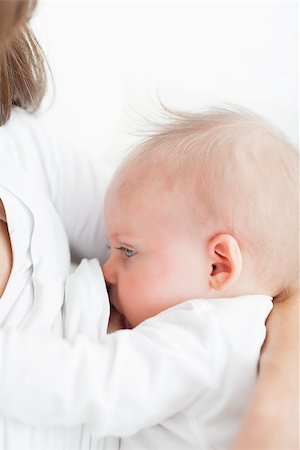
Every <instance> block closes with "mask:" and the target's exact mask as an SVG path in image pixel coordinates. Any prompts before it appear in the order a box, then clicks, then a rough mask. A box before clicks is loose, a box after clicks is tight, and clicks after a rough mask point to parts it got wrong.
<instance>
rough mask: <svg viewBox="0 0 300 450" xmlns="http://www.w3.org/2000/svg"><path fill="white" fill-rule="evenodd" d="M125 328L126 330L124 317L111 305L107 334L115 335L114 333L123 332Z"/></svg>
mask: <svg viewBox="0 0 300 450" xmlns="http://www.w3.org/2000/svg"><path fill="white" fill-rule="evenodd" d="M123 328H126V326H125V323H124V320H123V317H122V316H121V315H120V314H119V313H118V311H117V310H116V308H115V307H114V306H113V305H112V304H111V305H110V316H109V322H108V328H107V332H108V333H113V332H114V331H118V330H122V329H123Z"/></svg>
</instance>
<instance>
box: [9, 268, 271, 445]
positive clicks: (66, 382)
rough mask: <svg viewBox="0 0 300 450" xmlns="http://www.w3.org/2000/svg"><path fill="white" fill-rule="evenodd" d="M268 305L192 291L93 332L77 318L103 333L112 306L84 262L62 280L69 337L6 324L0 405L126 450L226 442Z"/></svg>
mask: <svg viewBox="0 0 300 450" xmlns="http://www.w3.org/2000/svg"><path fill="white" fill-rule="evenodd" d="M97 305H99V306H97ZM271 308H272V299H271V298H270V297H268V296H264V295H249V296H242V297H236V298H222V299H210V300H204V299H191V300H188V301H186V302H184V303H181V304H179V305H176V306H174V307H172V308H170V309H168V310H166V311H163V312H162V313H160V314H158V315H157V316H155V317H153V318H150V319H148V320H146V321H144V322H143V323H141V324H140V325H138V326H137V327H136V328H134V329H133V330H120V331H117V332H115V333H113V334H111V335H105V333H103V332H102V333H100V334H98V335H97V332H95V334H94V335H93V336H90V337H89V338H88V337H86V335H84V334H79V335H78V325H76V323H77V324H79V323H83V324H84V323H85V320H86V321H87V322H86V323H87V328H90V329H91V330H93V329H94V330H96V329H97V324H100V326H101V328H102V331H103V329H104V328H105V326H106V323H107V320H108V314H109V309H108V298H107V294H106V290H105V284H104V282H103V278H102V274H101V271H100V268H99V265H98V263H97V262H96V261H95V260H94V261H89V262H88V261H86V260H85V261H83V262H82V263H81V264H80V266H79V267H78V269H77V270H75V272H74V273H73V274H72V275H71V276H70V277H69V278H68V281H67V284H66V293H65V312H64V318H65V324H66V327H67V329H69V338H70V342H67V341H65V340H63V339H60V338H55V339H54V338H51V337H50V336H47V335H41V336H40V337H39V338H38V339H37V337H36V335H34V334H29V333H27V334H24V333H22V331H20V332H16V331H12V332H11V333H7V334H6V335H3V334H1V332H0V354H1V353H2V352H3V351H4V350H5V352H6V354H7V358H6V359H5V361H4V367H3V369H1V371H0V386H1V385H2V386H5V390H4V391H3V390H2V391H1V390H0V392H1V394H0V412H1V413H3V414H5V415H6V416H8V417H12V418H15V419H16V420H20V421H26V422H28V423H30V424H32V425H35V426H38V427H41V428H42V427H46V426H53V427H55V426H58V425H64V426H65V427H76V426H78V425H80V424H81V423H84V424H85V426H86V430H87V429H88V430H90V432H91V434H92V435H93V436H95V437H99V438H101V437H104V436H116V437H118V436H119V437H120V439H119V442H117V441H116V448H121V449H122V450H124V449H126V450H134V449H136V450H146V449H147V450H148V449H149V450H150V449H151V450H154V449H159V450H160V449H170V450H171V449H180V450H183V449H193V450H196V449H197V450H208V449H228V448H229V446H230V444H231V442H232V439H233V438H234V436H235V435H236V433H237V430H238V427H239V424H240V420H241V417H242V414H243V411H244V410H245V408H246V405H247V404H248V402H249V398H250V395H251V393H252V390H253V388H254V385H255V382H256V374H257V364H258V360H259V355H260V349H261V346H262V344H263V341H264V338H265V320H266V318H267V316H268V314H269V312H270V310H271ZM103 315H104V317H103ZM85 317H86V318H85ZM74 318H75V319H74ZM76 318H77V319H76ZM72 327H74V332H73V331H72ZM98 333H99V331H98ZM97 339H99V342H97ZM16 347H17V348H19V349H20V351H21V357H20V355H18V356H16V355H15V353H14V352H13V351H12V350H13V349H14V348H16ZM19 373H21V374H22V378H21V379H20V380H19V382H18V376H19V375H18V374H19ZM32 380H34V383H33V382H32ZM100 442H101V441H100V440H99V441H98V443H100ZM117 444H118V445H117Z"/></svg>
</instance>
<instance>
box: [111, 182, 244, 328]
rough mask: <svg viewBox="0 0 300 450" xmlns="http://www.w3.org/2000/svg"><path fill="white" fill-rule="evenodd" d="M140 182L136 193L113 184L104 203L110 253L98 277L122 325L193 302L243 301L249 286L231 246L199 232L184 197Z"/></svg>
mask: <svg viewBox="0 0 300 450" xmlns="http://www.w3.org/2000/svg"><path fill="white" fill-rule="evenodd" d="M146 177H147V175H146V174H144V176H143V177H142V178H143V182H142V183H139V184H138V185H139V190H138V193H137V192H136V189H134V188H133V187H132V188H130V187H129V188H128V186H127V187H124V184H123V183H122V178H121V179H118V178H117V179H115V180H114V182H113V183H112V184H111V186H110V188H109V190H108V193H107V197H106V202H105V222H106V230H107V234H108V238H109V242H110V250H111V252H110V257H109V259H108V260H107V262H106V263H105V264H104V266H103V273H104V277H105V279H106V282H107V283H108V285H109V290H110V292H109V293H110V300H111V303H112V304H113V305H114V307H115V308H116V310H117V311H118V312H119V313H120V314H121V315H122V316H124V318H125V320H126V325H127V326H128V327H135V326H137V325H138V324H139V323H141V322H142V321H144V320H146V319H148V318H150V317H153V316H155V315H156V314H159V313H160V312H162V311H164V310H166V309H168V308H170V307H172V306H174V305H176V304H178V303H182V302H183V301H185V300H189V299H192V298H214V297H226V296H227V297H232V296H235V295H241V291H242V290H243V289H244V287H245V286H246V285H247V284H249V283H248V280H245V277H244V278H243V277H242V276H241V271H242V258H241V253H240V250H239V247H238V244H237V242H236V240H235V239H234V238H233V237H232V236H230V235H228V234H220V235H215V233H214V232H213V230H211V229H210V228H209V227H208V226H205V227H204V226H203V227H201V226H200V225H199V223H198V221H196V220H195V217H194V215H193V214H192V213H191V205H190V204H189V201H188V200H187V199H188V196H187V195H186V193H184V194H180V189H179V190H178V191H177V190H176V189H168V186H167V183H164V181H162V182H160V181H158V180H154V181H153V179H151V180H146ZM135 182H136V180H135ZM135 185H136V184H135ZM245 281H247V283H245ZM237 292H238V293H239V294H237ZM247 293H250V294H253V292H243V294H247Z"/></svg>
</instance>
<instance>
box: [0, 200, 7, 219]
mask: <svg viewBox="0 0 300 450" xmlns="http://www.w3.org/2000/svg"><path fill="white" fill-rule="evenodd" d="M0 220H2V222H7V220H6V214H5V209H4V206H3V203H2V201H1V200H0Z"/></svg>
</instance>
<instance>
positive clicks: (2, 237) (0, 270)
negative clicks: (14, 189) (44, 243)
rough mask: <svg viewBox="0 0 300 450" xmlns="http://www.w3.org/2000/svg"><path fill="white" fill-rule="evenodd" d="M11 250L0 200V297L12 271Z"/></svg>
mask: <svg viewBox="0 0 300 450" xmlns="http://www.w3.org/2000/svg"><path fill="white" fill-rule="evenodd" d="M12 262H13V257H12V249H11V243H10V238H9V232H8V228H7V223H6V215H5V210H4V207H3V203H2V202H1V200H0V297H1V296H2V294H3V292H4V290H5V287H6V285H7V282H8V279H9V276H10V273H11V270H12Z"/></svg>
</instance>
